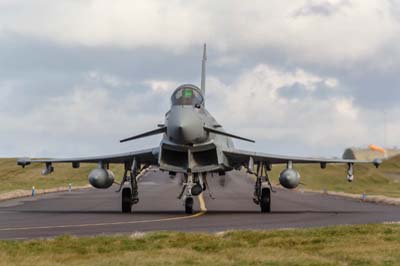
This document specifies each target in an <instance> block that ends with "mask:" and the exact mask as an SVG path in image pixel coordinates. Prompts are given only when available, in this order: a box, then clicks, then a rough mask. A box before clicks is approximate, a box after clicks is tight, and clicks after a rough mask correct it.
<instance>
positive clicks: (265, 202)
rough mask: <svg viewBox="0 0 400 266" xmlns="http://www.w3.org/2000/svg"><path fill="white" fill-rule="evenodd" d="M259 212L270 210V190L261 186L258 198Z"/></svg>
mask: <svg viewBox="0 0 400 266" xmlns="http://www.w3.org/2000/svg"><path fill="white" fill-rule="evenodd" d="M260 207H261V212H271V190H270V189H269V188H263V189H262V192H261V199H260Z"/></svg>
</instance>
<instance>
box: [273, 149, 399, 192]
mask: <svg viewBox="0 0 400 266" xmlns="http://www.w3.org/2000/svg"><path fill="white" fill-rule="evenodd" d="M284 167H285V166H274V167H273V169H272V173H271V178H272V180H273V184H277V183H278V176H279V173H280V172H281V171H282V170H283V169H284ZM294 167H295V169H296V170H298V171H299V172H300V174H301V178H302V179H301V182H302V183H303V184H304V185H303V187H304V188H307V189H314V190H324V189H327V190H330V191H341V192H347V193H355V194H361V193H363V192H365V193H367V194H368V195H371V194H374V195H385V196H389V197H400V156H399V157H395V158H392V159H390V160H388V161H385V162H384V163H383V164H382V165H381V166H380V167H379V168H378V169H376V168H375V167H374V166H373V165H366V164H362V165H361V164H357V165H355V167H354V181H353V182H352V183H349V182H347V179H346V176H347V174H346V171H347V166H346V165H329V164H328V165H327V168H326V169H321V168H320V167H319V165H301V164H300V165H295V166H294ZM300 187H302V186H301V185H300Z"/></svg>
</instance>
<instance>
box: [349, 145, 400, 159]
mask: <svg viewBox="0 0 400 266" xmlns="http://www.w3.org/2000/svg"><path fill="white" fill-rule="evenodd" d="M396 155H400V149H397V148H393V149H386V154H384V153H382V152H379V151H376V150H371V149H370V148H355V147H353V148H348V149H346V150H345V151H344V153H343V156H342V157H343V159H350V160H373V159H376V158H380V159H383V158H386V157H387V158H390V157H393V156H396Z"/></svg>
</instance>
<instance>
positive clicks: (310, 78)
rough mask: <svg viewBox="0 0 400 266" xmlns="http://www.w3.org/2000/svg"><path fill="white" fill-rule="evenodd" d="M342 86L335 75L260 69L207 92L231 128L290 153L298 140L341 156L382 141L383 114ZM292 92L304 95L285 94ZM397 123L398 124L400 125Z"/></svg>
mask: <svg viewBox="0 0 400 266" xmlns="http://www.w3.org/2000/svg"><path fill="white" fill-rule="evenodd" d="M321 84H325V85H329V87H327V86H325V87H324V86H321ZM339 86H340V81H338V80H337V79H336V78H334V77H324V76H318V75H315V74H312V73H308V72H306V71H304V70H301V69H299V70H296V71H293V72H287V71H284V70H281V69H277V68H274V67H271V66H268V65H258V66H256V67H254V68H253V69H249V70H248V71H246V72H244V73H243V74H242V75H241V76H240V77H238V79H237V80H236V81H234V82H233V83H232V84H224V83H223V82H221V81H220V80H218V78H216V77H213V78H212V79H211V80H210V81H209V87H212V88H213V89H212V90H211V89H210V90H208V91H207V93H208V95H209V101H208V103H209V106H210V109H211V110H212V111H214V112H213V113H214V114H215V115H216V117H217V118H218V119H219V120H220V121H224V122H223V124H224V123H225V125H226V128H227V129H228V130H230V131H232V130H236V131H238V133H240V134H242V135H244V136H252V137H255V138H256V139H257V140H258V141H261V142H262V143H268V144H269V146H273V147H279V145H276V144H272V143H280V146H281V148H283V149H285V150H286V149H288V146H289V145H290V143H291V142H298V143H302V145H305V146H307V147H308V148H309V149H311V150H314V151H322V150H331V151H333V150H335V151H337V152H338V153H339V152H340V151H341V150H343V149H344V148H345V147H348V146H353V145H355V146H366V145H367V144H369V143H376V142H378V143H382V138H381V135H382V133H381V132H382V124H383V123H382V119H381V114H380V113H379V112H371V111H369V110H368V109H364V108H361V107H360V106H357V105H355V104H354V99H353V98H352V97H347V96H344V95H342V93H341V89H340V87H339ZM288 88H290V89H292V90H293V89H295V90H299V91H300V93H293V91H292V92H291V93H288V92H285V91H286V90H287V89H288ZM327 89H328V90H330V95H329V97H320V90H327ZM398 111H399V109H398V108H397V109H396V111H395V112H398ZM392 112H394V111H392ZM396 120H397V122H395V121H392V124H394V125H395V124H396V123H399V122H400V121H398V119H396ZM221 123H222V122H221ZM239 125H240V126H239ZM393 130H394V129H393ZM366 132H368V133H366ZM392 134H393V135H395V134H396V133H395V132H394V131H392ZM397 134H400V132H397ZM253 149H254V147H253ZM303 152H304V151H303ZM337 155H338V154H337Z"/></svg>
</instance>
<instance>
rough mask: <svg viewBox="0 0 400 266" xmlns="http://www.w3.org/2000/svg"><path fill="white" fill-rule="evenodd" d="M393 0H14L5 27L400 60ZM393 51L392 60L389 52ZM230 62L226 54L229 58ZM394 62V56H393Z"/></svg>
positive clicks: (117, 42)
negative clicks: (166, 0) (215, 0)
mask: <svg viewBox="0 0 400 266" xmlns="http://www.w3.org/2000/svg"><path fill="white" fill-rule="evenodd" d="M393 5H394V4H393V1H389V0H386V1H382V0H366V1H356V0H347V1H344V0H341V1H340V0H329V1H328V0H325V1H308V0H293V1H290V4H289V3H288V2H284V1H278V0H273V1H255V2H253V3H252V4H250V5H249V4H247V3H244V2H242V1H238V0H237V1H218V2H214V1H208V2H207V1H191V2H182V1H178V0H174V1H169V2H168V3H167V2H165V1H160V0H146V1H133V2H132V1H128V0H119V1H117V2H110V1H106V0H97V1H57V3H56V2H54V1H51V0H40V1H35V2H27V1H23V0H16V1H7V2H5V3H3V7H2V8H1V9H0V25H1V27H0V33H1V34H2V35H7V34H18V35H26V36H32V37H36V38H39V39H44V40H48V41H51V42H56V43H58V44H62V45H70V46H71V45H72V46H74V45H82V46H88V47H111V46H116V47H123V48H125V49H136V48H141V47H153V48H158V49H162V50H167V51H174V52H177V53H182V52H183V51H186V50H188V49H190V48H191V47H193V46H199V45H200V43H201V42H202V41H208V42H209V43H210V44H212V45H213V47H216V48H217V49H219V50H220V51H226V50H229V51H235V50H238V49H241V50H242V51H244V50H247V51H249V50H259V51H262V50H265V49H273V50H276V51H280V52H283V53H284V54H286V55H288V57H289V58H291V60H295V61H297V62H308V63H312V64H330V65H332V66H336V67H341V68H343V67H344V68H348V67H349V66H350V65H351V64H355V63H364V64H365V63H366V62H367V63H368V65H369V67H371V68H390V67H393V66H392V63H393V62H392V61H393V55H394V54H396V59H395V60H396V65H397V63H398V60H399V57H398V55H399V48H398V46H397V45H393V44H394V43H397V42H398V41H399V36H400V35H399V29H400V27H399V23H398V18H396V13H394V11H393ZM385 59H387V60H385ZM221 61H222V62H224V61H225V60H224V59H223V58H222V59H221ZM389 61H390V62H391V63H388V62H389Z"/></svg>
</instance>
